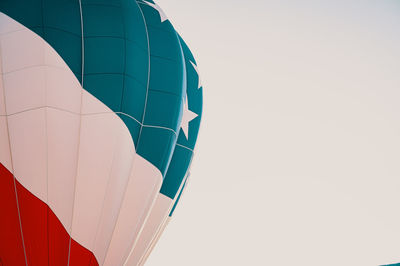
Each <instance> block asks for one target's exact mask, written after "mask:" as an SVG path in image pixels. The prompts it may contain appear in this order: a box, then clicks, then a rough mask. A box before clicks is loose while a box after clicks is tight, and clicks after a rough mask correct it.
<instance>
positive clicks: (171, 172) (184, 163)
mask: <svg viewBox="0 0 400 266" xmlns="http://www.w3.org/2000/svg"><path fill="white" fill-rule="evenodd" d="M179 38H180V37H179ZM180 43H181V47H182V48H183V53H184V58H185V64H186V82H187V93H186V95H187V96H186V97H187V103H188V109H189V110H190V111H192V112H193V113H195V114H196V115H197V117H195V118H194V119H193V120H191V121H190V122H189V130H188V135H187V136H186V135H185V133H184V132H183V131H182V130H180V133H179V135H178V136H179V137H178V141H177V145H176V147H175V150H174V153H173V156H172V160H171V163H170V165H169V168H168V171H167V174H166V176H165V178H164V181H163V184H162V187H161V190H160V192H161V193H162V194H164V195H165V196H167V197H170V198H171V199H174V198H175V196H176V194H177V193H178V191H179V188H180V187H181V184H182V182H183V180H184V178H185V177H186V174H187V172H188V169H189V167H190V163H191V161H192V156H193V149H194V147H195V144H196V141H197V136H198V133H199V128H200V121H201V116H202V105H203V88H199V78H200V77H199V76H198V73H197V71H196V70H195V68H194V66H196V61H195V60H194V58H193V55H192V53H191V51H190V49H189V48H188V46H187V45H186V43H185V42H184V41H183V39H182V38H180Z"/></svg>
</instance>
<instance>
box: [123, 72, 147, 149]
mask: <svg viewBox="0 0 400 266" xmlns="http://www.w3.org/2000/svg"><path fill="white" fill-rule="evenodd" d="M124 80H125V87H124V92H123V97H122V102H121V112H123V113H125V114H129V115H130V116H132V117H134V118H135V119H136V120H138V121H140V122H141V119H142V116H143V110H144V106H145V100H146V88H147V87H146V86H145V85H143V84H142V83H139V82H138V81H137V80H136V79H134V78H132V77H130V76H128V75H125V78H124ZM133 100H134V101H133ZM131 133H132V132H131ZM135 143H136V142H135Z"/></svg>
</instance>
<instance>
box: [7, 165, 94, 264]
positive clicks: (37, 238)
mask: <svg viewBox="0 0 400 266" xmlns="http://www.w3.org/2000/svg"><path fill="white" fill-rule="evenodd" d="M15 181H16V188H17V195H18V203H19V211H20V216H21V223H22V232H23V236H24V243H25V251H26V255H27V259H28V264H29V265H30V266H53V265H54V266H59V265H67V263H68V249H69V242H70V236H69V234H68V232H67V231H66V230H65V228H64V226H63V225H62V223H61V222H60V220H59V219H58V218H57V216H56V215H55V214H54V212H53V211H52V210H51V209H50V208H49V207H48V205H47V204H46V203H44V202H43V201H41V200H40V199H39V198H37V197H35V196H34V195H33V194H32V193H30V192H29V191H28V190H27V189H26V188H24V187H23V186H22V185H21V184H20V183H19V182H18V181H17V180H15ZM0 210H1V213H2V215H1V218H0V261H1V262H2V263H3V264H4V265H13V266H14V265H15V266H19V265H25V258H24V250H23V245H22V240H21V239H22V237H21V230H20V226H19V219H18V209H17V204H16V197H15V190H14V180H13V175H12V174H11V173H10V172H9V171H8V170H7V169H6V168H5V167H4V166H3V165H2V164H0ZM69 265H70V266H81V265H82V266H83V265H84V266H92V265H93V266H98V265H99V264H98V262H97V260H96V258H95V256H94V255H93V253H92V252H91V251H89V250H88V249H86V248H84V247H83V246H81V245H80V244H78V243H77V242H76V241H75V240H73V239H71V254H70V264H69Z"/></svg>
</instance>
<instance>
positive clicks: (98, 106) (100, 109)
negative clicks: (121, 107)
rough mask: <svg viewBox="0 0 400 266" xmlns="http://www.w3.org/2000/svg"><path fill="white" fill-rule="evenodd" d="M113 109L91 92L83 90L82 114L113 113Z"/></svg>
mask: <svg viewBox="0 0 400 266" xmlns="http://www.w3.org/2000/svg"><path fill="white" fill-rule="evenodd" d="M112 112H113V111H112V110H111V109H110V108H108V107H107V106H105V105H104V103H102V102H100V101H99V100H98V99H96V98H95V97H93V95H91V94H90V93H89V92H87V91H83V92H82V114H84V115H87V114H101V113H112Z"/></svg>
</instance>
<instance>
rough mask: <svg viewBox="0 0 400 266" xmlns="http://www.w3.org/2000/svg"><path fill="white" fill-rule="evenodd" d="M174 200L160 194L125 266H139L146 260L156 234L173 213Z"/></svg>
mask: <svg viewBox="0 0 400 266" xmlns="http://www.w3.org/2000/svg"><path fill="white" fill-rule="evenodd" d="M172 205H173V200H172V199H171V198H169V197H167V196H165V195H163V194H161V193H159V194H158V196H157V199H156V202H155V204H154V207H153V209H152V210H151V213H150V216H149V218H148V219H147V221H146V224H145V226H144V228H143V231H142V232H141V234H140V236H139V239H138V241H137V243H136V245H135V246H134V247H133V249H132V250H131V252H130V254H129V257H128V259H127V260H126V263H125V264H124V265H138V264H139V263H140V262H141V260H142V259H143V258H144V255H145V254H146V251H147V250H148V248H149V247H150V245H151V242H152V240H153V239H154V238H155V236H156V233H157V232H158V230H159V229H160V227H161V223H162V221H164V220H165V219H166V218H167V217H168V214H169V213H170V211H171V208H172Z"/></svg>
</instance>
